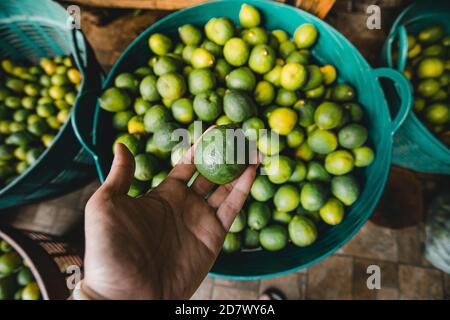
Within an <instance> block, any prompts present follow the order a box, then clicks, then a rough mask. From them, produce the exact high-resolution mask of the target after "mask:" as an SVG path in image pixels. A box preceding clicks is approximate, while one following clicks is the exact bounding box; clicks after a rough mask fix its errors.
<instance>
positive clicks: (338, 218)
mask: <svg viewBox="0 0 450 320" xmlns="http://www.w3.org/2000/svg"><path fill="white" fill-rule="evenodd" d="M344 211H345V209H344V205H343V204H342V202H341V201H339V200H338V199H336V198H330V199H328V200H327V202H326V203H325V204H324V205H323V207H322V208H321V209H320V211H319V213H320V217H321V218H322V220H323V221H324V222H325V223H326V224H330V225H336V224H339V223H341V222H342V219H343V218H344Z"/></svg>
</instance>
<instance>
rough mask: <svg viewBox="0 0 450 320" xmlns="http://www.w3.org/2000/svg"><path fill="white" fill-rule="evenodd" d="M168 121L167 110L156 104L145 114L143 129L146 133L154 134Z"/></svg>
mask: <svg viewBox="0 0 450 320" xmlns="http://www.w3.org/2000/svg"><path fill="white" fill-rule="evenodd" d="M169 120H170V115H169V111H168V110H167V108H165V107H163V106H161V105H159V104H157V105H154V106H152V107H151V108H150V109H148V110H147V111H146V112H145V115H144V119H143V121H144V127H145V130H146V131H147V132H156V131H157V130H158V129H159V128H160V127H162V126H164V125H165V124H166V123H167V122H168V121H169Z"/></svg>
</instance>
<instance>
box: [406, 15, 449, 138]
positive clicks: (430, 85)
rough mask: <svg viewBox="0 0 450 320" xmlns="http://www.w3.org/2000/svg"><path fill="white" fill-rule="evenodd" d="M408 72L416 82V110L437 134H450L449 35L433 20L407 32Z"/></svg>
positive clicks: (413, 81)
mask: <svg viewBox="0 0 450 320" xmlns="http://www.w3.org/2000/svg"><path fill="white" fill-rule="evenodd" d="M404 74H405V76H406V77H407V78H408V79H409V80H411V81H412V83H413V85H414V92H415V94H414V103H413V110H414V111H415V112H416V114H417V115H418V116H419V117H420V119H422V121H423V122H424V123H425V125H426V126H427V127H428V128H429V129H430V130H431V131H432V132H433V133H434V134H436V135H437V136H438V137H439V136H442V137H444V136H445V135H447V136H449V135H450V35H448V34H447V35H446V34H445V29H444V27H443V26H442V25H439V24H433V25H429V26H427V27H425V28H423V29H422V30H420V31H419V32H418V33H417V34H416V35H412V34H409V35H408V64H407V66H406V68H405V71H404Z"/></svg>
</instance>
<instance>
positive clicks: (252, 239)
mask: <svg viewBox="0 0 450 320" xmlns="http://www.w3.org/2000/svg"><path fill="white" fill-rule="evenodd" d="M244 246H245V247H246V248H249V249H253V248H257V247H259V231H258V230H253V229H250V228H246V229H245V232H244Z"/></svg>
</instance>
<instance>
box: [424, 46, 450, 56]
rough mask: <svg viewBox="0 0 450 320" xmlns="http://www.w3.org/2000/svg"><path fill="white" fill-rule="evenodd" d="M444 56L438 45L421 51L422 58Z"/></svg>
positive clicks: (441, 47) (442, 48)
mask: <svg viewBox="0 0 450 320" xmlns="http://www.w3.org/2000/svg"><path fill="white" fill-rule="evenodd" d="M444 55H445V49H444V47H443V46H441V45H439V44H435V45H432V46H429V47H427V48H425V50H423V51H422V56H424V57H443V56H444Z"/></svg>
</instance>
